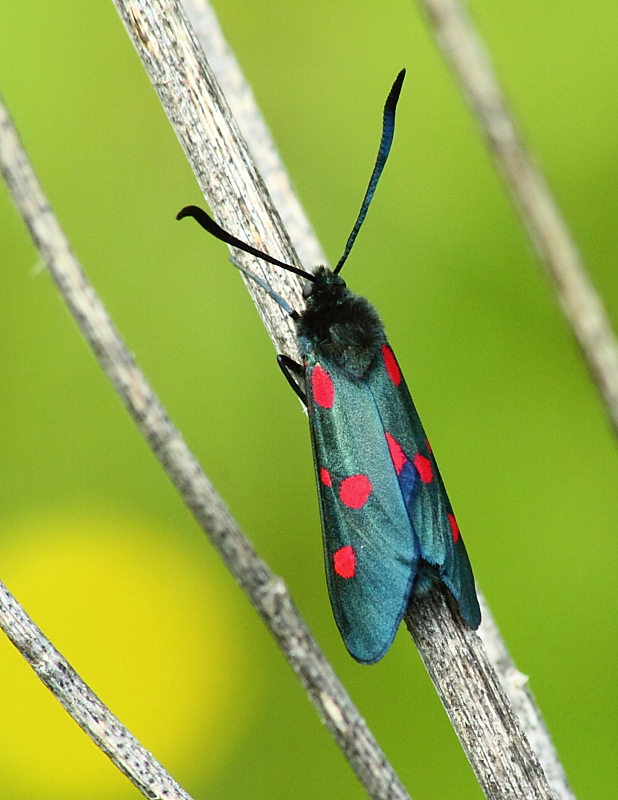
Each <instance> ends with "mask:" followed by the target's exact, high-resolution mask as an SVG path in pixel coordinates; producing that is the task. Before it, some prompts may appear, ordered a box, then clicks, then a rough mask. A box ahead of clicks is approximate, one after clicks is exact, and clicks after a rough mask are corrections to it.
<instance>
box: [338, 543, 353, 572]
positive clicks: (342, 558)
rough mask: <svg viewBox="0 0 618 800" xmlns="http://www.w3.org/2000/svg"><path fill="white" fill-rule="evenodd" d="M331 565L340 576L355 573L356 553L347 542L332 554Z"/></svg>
mask: <svg viewBox="0 0 618 800" xmlns="http://www.w3.org/2000/svg"><path fill="white" fill-rule="evenodd" d="M333 566H334V567H335V572H336V573H337V575H339V577H340V578H353V577H354V575H355V573H356V555H355V553H354V550H353V549H352V547H351V546H350V545H349V544H347V545H346V546H345V547H341V548H340V549H339V550H337V552H336V553H335V555H334V556H333Z"/></svg>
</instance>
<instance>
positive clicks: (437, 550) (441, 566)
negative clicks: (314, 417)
mask: <svg viewBox="0 0 618 800" xmlns="http://www.w3.org/2000/svg"><path fill="white" fill-rule="evenodd" d="M368 386H369V389H370V391H371V394H372V396H373V398H374V401H375V404H376V408H377V411H378V415H379V417H380V420H381V422H382V428H383V430H384V433H385V435H386V434H388V436H387V439H389V440H390V447H391V451H392V452H393V451H394V455H393V463H394V466H395V467H396V468H397V467H399V468H400V470H401V471H400V473H399V475H398V477H399V482H400V485H401V489H402V493H403V494H404V497H405V502H406V506H407V509H408V514H409V517H410V520H411V523H412V527H413V529H414V532H415V535H416V536H417V537H418V540H419V543H420V554H421V558H422V559H423V561H425V562H427V563H428V564H430V565H431V566H433V567H435V568H436V569H437V570H438V573H439V577H440V579H441V580H442V581H443V582H444V584H445V585H446V586H447V587H448V589H449V590H450V592H451V594H452V595H453V597H454V598H455V600H456V601H457V604H458V606H459V610H460V612H461V616H462V617H463V619H464V620H465V621H466V623H467V624H468V625H470V627H472V628H475V629H476V628H478V626H479V624H480V622H481V610H480V608H479V604H478V600H477V597H476V591H475V588H474V576H473V574H472V568H471V566H470V561H469V559H468V554H467V552H466V548H465V545H464V543H463V539H462V537H461V534H460V532H459V528H458V526H457V522H456V519H455V515H454V513H453V508H452V506H451V503H450V501H449V499H448V495H447V493H446V489H445V488H444V483H443V481H442V476H441V475H440V470H439V469H438V465H437V463H436V460H435V458H434V456H433V453H432V450H431V446H430V444H429V441H428V439H427V436H426V434H425V431H424V429H423V426H422V423H421V421H420V419H419V416H418V413H417V411H416V408H415V406H414V403H413V401H412V398H411V396H410V392H409V391H408V387H407V385H406V382H405V379H404V377H403V375H402V373H401V370H400V369H399V365H398V364H397V361H396V359H395V356H394V354H393V351H392V350H391V348H390V346H389V345H388V344H387V342H386V341H385V342H384V343H383V345H382V358H381V359H379V360H378V361H377V362H376V363H375V364H374V366H373V369H372V371H371V374H370V376H369V378H368ZM393 440H394V442H395V444H393ZM398 447H399V448H401V452H400V451H399V449H398ZM402 454H403V457H404V458H405V461H404V462H403V467H402V466H401V464H402V462H401V456H402ZM410 471H411V472H412V473H413V474H414V478H415V482H414V487H413V490H412V491H411V492H408V491H407V486H406V483H409V478H408V477H406V475H407V473H409V472H410ZM415 588H417V589H418V591H420V592H422V591H423V590H424V589H425V588H426V586H423V585H422V582H419V585H418V586H417V587H415Z"/></svg>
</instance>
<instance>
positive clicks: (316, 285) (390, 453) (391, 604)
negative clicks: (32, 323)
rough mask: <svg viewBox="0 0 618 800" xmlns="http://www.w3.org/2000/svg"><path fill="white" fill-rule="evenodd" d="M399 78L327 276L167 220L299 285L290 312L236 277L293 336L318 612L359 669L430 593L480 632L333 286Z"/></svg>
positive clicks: (355, 307)
mask: <svg viewBox="0 0 618 800" xmlns="http://www.w3.org/2000/svg"><path fill="white" fill-rule="evenodd" d="M404 77H405V70H402V71H401V72H400V73H399V75H398V76H397V78H396V80H395V82H394V84H393V86H392V88H391V90H390V92H389V95H388V97H387V99H386V103H385V106H384V116H383V125H382V137H381V141H380V146H379V150H378V155H377V158H376V162H375V166H374V169H373V173H372V175H371V179H370V181H369V185H368V187H367V191H366V193H365V197H364V199H363V202H362V205H361V209H360V212H359V215H358V218H357V220H356V222H355V224H354V227H353V228H352V231H351V233H350V235H349V237H348V241H347V243H346V246H345V249H344V252H343V255H342V256H341V258H340V259H339V262H338V263H337V266H336V267H335V268H334V269H333V270H330V269H329V268H328V267H325V266H318V267H316V268H315V269H314V270H313V272H305V271H304V270H302V269H299V268H298V267H294V266H292V265H289V264H285V263H283V262H281V261H279V260H278V259H276V258H274V257H272V256H269V255H268V254H266V253H262V252H261V251H259V250H257V249H256V248H254V247H252V246H251V245H248V244H246V243H245V242H242V241H241V240H239V239H237V238H236V237H235V236H232V235H231V234H230V233H228V232H227V231H225V230H223V229H222V228H221V227H220V226H219V225H218V224H217V223H216V222H215V221H214V220H213V219H212V218H211V217H209V216H208V214H207V213H206V212H205V211H203V210H202V209H200V208H198V207H197V206H187V207H186V208H183V209H182V211H180V213H179V214H178V216H177V218H178V219H182V218H183V217H188V216H190V217H193V218H194V219H195V220H196V221H197V222H198V223H199V224H200V225H201V226H202V227H203V228H205V229H206V230H207V231H208V232H209V233H211V234H212V235H214V236H215V237H217V238H218V239H220V240H221V241H223V242H226V243H227V244H229V245H231V246H232V247H235V248H238V249H239V250H243V251H245V252H247V253H250V254H252V255H254V256H256V257H258V258H261V259H263V260H265V261H267V262H269V263H271V264H274V265H275V266H278V267H281V268H282V269H285V270H288V271H291V272H294V273H296V274H298V275H300V276H301V277H303V278H304V279H305V285H304V288H303V298H304V300H305V304H306V305H305V308H304V309H303V310H302V311H296V310H294V309H292V308H291V307H290V305H289V304H288V303H287V302H286V301H285V300H284V299H283V298H282V297H280V296H279V295H277V294H276V293H275V292H274V291H273V289H272V288H271V287H270V286H268V284H267V283H265V281H263V280H262V279H261V278H259V277H258V276H257V275H254V274H253V273H251V272H249V271H248V270H245V269H244V268H243V267H239V269H241V270H242V271H243V272H245V273H246V274H247V275H248V276H249V277H251V278H252V279H253V280H254V281H256V282H257V283H258V284H259V285H260V286H261V287H262V288H263V289H264V291H265V292H267V293H268V294H269V295H270V297H272V298H273V299H274V300H275V301H276V302H277V303H279V305H281V307H282V308H283V309H284V310H285V311H286V313H288V314H289V315H290V316H291V317H292V319H293V320H294V322H295V325H296V331H297V335H298V345H299V350H300V353H301V356H302V363H300V364H299V363H297V362H295V361H293V360H292V359H291V358H289V357H288V356H285V355H280V356H279V357H278V363H279V366H280V367H281V369H282V371H283V373H284V375H285V377H286V379H287V380H288V382H289V383H290V385H291V386H292V388H293V389H294V391H295V392H296V393H297V394H298V396H299V397H300V399H301V400H302V401H303V403H304V404H305V405H306V407H307V412H308V417H309V429H310V432H311V444H312V448H313V459H314V464H315V474H316V481H317V487H318V497H319V503H320V516H321V521H322V534H323V542H324V559H325V564H326V579H327V583H328V591H329V595H330V601H331V605H332V609H333V614H334V617H335V621H336V623H337V626H338V628H339V631H340V633H341V636H342V637H343V641H344V643H345V646H346V648H347V649H348V651H349V653H350V655H351V656H352V657H353V658H355V659H356V660H357V661H359V662H360V663H362V664H373V663H375V662H376V661H379V660H380V659H381V658H382V657H383V656H384V655H385V653H386V652H387V650H388V649H389V647H390V646H391V644H392V642H393V639H394V638H395V634H396V632H397V629H398V627H399V624H400V622H401V620H402V617H403V615H404V613H405V611H406V608H407V606H408V603H409V602H410V600H411V598H412V600H413V598H414V597H415V596H418V595H422V594H424V593H426V592H428V591H430V590H431V589H432V587H434V586H436V585H437V584H439V583H440V582H441V583H443V584H444V585H445V586H446V587H447V589H448V590H449V592H450V593H451V594H452V596H453V597H454V599H455V601H456V603H457V606H458V607H459V611H460V613H461V617H462V618H463V620H464V622H465V623H466V624H467V625H469V626H470V627H471V628H474V629H476V628H478V626H479V624H480V621H481V612H480V608H479V604H478V600H477V596H476V591H475V586H474V576H473V574H472V568H471V566H470V561H469V559H468V554H467V552H466V548H465V546H464V543H463V539H462V537H461V533H460V531H459V527H458V525H457V521H456V519H455V515H454V513H453V509H452V506H451V503H450V501H449V499H448V495H447V493H446V489H445V488H444V483H443V481H442V478H441V476H440V472H439V470H438V465H437V463H436V460H435V458H434V455H433V452H432V449H431V446H430V444H429V440H428V439H427V436H426V434H425V431H424V429H423V426H422V423H421V421H420V418H419V416H418V413H417V411H416V408H415V406H414V403H413V401H412V398H411V396H410V392H409V391H408V387H407V385H406V382H405V380H404V377H403V374H402V371H401V368H400V366H399V364H398V362H397V359H396V358H395V354H394V353H393V350H392V348H391V346H390V345H389V343H388V341H387V339H386V334H385V333H384V326H383V325H382V322H381V320H380V317H379V316H378V313H377V311H376V310H375V308H374V307H373V306H372V305H371V303H370V302H369V301H368V300H366V299H365V298H364V297H360V296H359V295H356V294H354V293H353V292H352V291H351V290H350V289H348V288H347V286H346V283H345V281H344V280H343V278H342V277H341V275H340V273H341V269H342V267H343V265H344V263H345V261H346V260H347V258H348V255H349V254H350V251H351V249H352V245H353V244H354V241H355V239H356V237H357V235H358V232H359V230H360V227H361V225H362V224H363V221H364V219H365V216H366V214H367V210H368V208H369V204H370V202H371V200H372V198H373V195H374V193H375V190H376V186H377V184H378V180H379V178H380V175H381V174H382V171H383V169H384V166H385V164H386V160H387V157H388V154H389V152H390V148H391V144H392V141H393V135H394V130H395V110H396V107H397V102H398V100H399V95H400V92H401V87H402V85H403V80H404ZM236 266H239V265H236ZM299 384H300V385H299Z"/></svg>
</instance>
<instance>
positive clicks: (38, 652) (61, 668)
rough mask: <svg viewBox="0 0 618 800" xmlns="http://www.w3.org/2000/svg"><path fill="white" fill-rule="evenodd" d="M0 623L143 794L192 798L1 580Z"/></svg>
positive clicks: (180, 799) (183, 799)
mask: <svg viewBox="0 0 618 800" xmlns="http://www.w3.org/2000/svg"><path fill="white" fill-rule="evenodd" d="M0 105H1V104H0ZM0 111H1V109H0ZM1 125H2V120H1V119H0V126H1ZM0 627H1V628H2V630H3V631H4V632H5V633H6V635H7V636H8V638H9V639H10V640H11V642H12V643H13V644H14V645H15V647H16V648H17V649H18V650H19V652H20V653H21V654H22V655H23V656H24V658H25V659H26V661H27V662H28V663H29V664H30V666H31V667H32V669H33V670H34V671H35V673H36V674H37V676H38V677H39V678H40V679H41V681H42V682H43V683H44V684H45V686H47V688H48V689H49V690H50V692H52V694H54V695H55V697H56V698H57V699H58V700H59V701H60V703H61V704H62V705H63V706H64V708H65V709H66V710H67V711H68V712H69V714H70V715H71V716H72V717H73V719H74V720H75V722H77V724H78V725H79V727H80V728H81V729H82V730H83V731H84V732H85V733H86V734H88V736H89V737H90V738H91V739H92V741H93V742H94V743H95V744H96V745H97V747H99V748H100V749H101V750H102V751H103V752H104V753H105V755H106V756H109V758H110V759H111V761H112V762H113V763H114V764H115V765H116V766H117V767H118V769H119V770H120V771H121V772H122V773H123V774H124V775H126V776H127V778H128V779H129V780H130V781H131V783H132V784H133V785H134V786H135V787H136V788H137V789H139V791H140V792H141V793H142V794H143V795H144V797H148V798H161V800H163V799H164V798H165V800H191V797H190V795H188V794H187V793H186V792H185V791H184V789H182V787H180V786H179V785H178V784H177V783H176V781H175V780H174V779H173V778H172V777H171V775H169V774H168V773H167V772H166V771H165V770H164V769H163V767H162V766H161V764H159V762H158V761H157V760H156V759H155V758H154V756H153V755H152V754H151V753H149V752H148V750H146V749H145V748H144V747H142V745H141V744H140V743H139V742H138V741H137V739H136V738H135V737H134V736H133V735H132V734H131V733H129V731H128V730H127V729H126V728H125V727H124V725H123V724H122V723H121V722H120V720H118V719H117V718H116V717H115V716H114V715H113V714H112V713H111V712H110V710H109V709H108V708H107V707H106V706H105V705H103V703H102V702H101V701H100V700H99V698H98V697H97V696H96V694H95V693H94V692H93V691H92V689H90V688H89V687H88V686H87V685H86V684H85V683H84V681H83V680H82V679H81V678H80V677H79V675H78V674H77V673H76V672H75V670H74V669H73V667H72V666H71V665H70V664H69V663H68V661H66V659H65V658H63V656H62V655H61V654H60V653H59V652H58V651H57V650H56V648H55V647H54V646H53V644H52V643H51V642H50V641H49V640H48V639H46V638H45V636H44V635H43V633H42V632H41V631H40V630H39V629H38V628H37V627H36V625H35V624H34V622H33V621H32V620H31V619H30V617H28V615H27V614H26V612H25V611H24V610H23V608H22V607H21V606H20V605H19V603H18V602H17V600H16V599H15V598H14V597H13V595H12V594H11V593H10V592H9V590H8V589H7V588H6V587H5V586H4V584H2V583H0Z"/></svg>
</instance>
